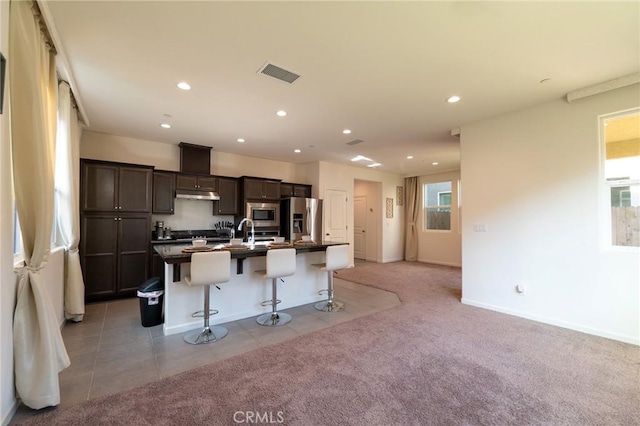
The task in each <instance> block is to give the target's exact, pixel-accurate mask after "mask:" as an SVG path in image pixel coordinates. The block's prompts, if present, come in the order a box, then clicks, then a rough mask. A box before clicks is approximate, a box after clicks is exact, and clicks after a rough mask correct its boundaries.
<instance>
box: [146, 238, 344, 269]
mask: <svg viewBox="0 0 640 426" xmlns="http://www.w3.org/2000/svg"><path fill="white" fill-rule="evenodd" d="M341 244H347V243H330V242H324V243H302V242H297V243H296V244H293V245H291V246H289V247H293V248H295V249H296V252H297V253H306V252H313V251H325V250H326V249H327V247H329V246H332V245H341ZM192 247H193V246H192V245H191V244H167V243H163V244H154V245H153V249H154V250H155V251H156V252H157V253H158V254H159V255H160V257H162V260H163V261H164V262H165V263H171V264H179V263H188V262H191V253H185V252H183V250H184V249H186V248H192ZM208 247H212V248H213V250H229V251H230V252H231V258H232V259H246V258H247V257H256V256H266V254H267V251H269V250H274V249H277V248H285V247H283V246H282V245H281V244H273V243H271V244H264V243H257V244H256V245H255V246H254V247H253V248H251V247H249V246H241V247H235V246H234V247H230V246H229V244H209V245H208Z"/></svg>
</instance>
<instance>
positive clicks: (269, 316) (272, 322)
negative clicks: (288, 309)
mask: <svg viewBox="0 0 640 426" xmlns="http://www.w3.org/2000/svg"><path fill="white" fill-rule="evenodd" d="M289 321H291V315H289V314H286V313H284V312H268V313H266V314H262V315H260V316H259V317H258V318H256V322H257V323H258V324H260V325H264V326H267V327H277V326H279V325H285V324H287V323H288V322H289Z"/></svg>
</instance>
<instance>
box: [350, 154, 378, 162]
mask: <svg viewBox="0 0 640 426" xmlns="http://www.w3.org/2000/svg"><path fill="white" fill-rule="evenodd" d="M362 160H365V161H373V160H372V159H371V158H367V157H365V156H364V155H356V156H355V157H353V158H352V159H351V161H362Z"/></svg>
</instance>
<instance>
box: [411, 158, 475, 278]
mask: <svg viewBox="0 0 640 426" xmlns="http://www.w3.org/2000/svg"><path fill="white" fill-rule="evenodd" d="M459 180H460V171H455V172H446V173H434V174H431V175H427V176H420V177H419V178H418V192H419V194H420V196H419V201H418V203H419V205H420V206H422V205H424V204H423V203H424V201H423V199H422V198H423V195H424V191H423V186H424V184H426V183H436V182H445V181H451V230H450V231H427V230H426V229H425V224H424V221H425V219H424V216H423V214H422V213H421V215H420V224H419V226H418V261H419V262H427V263H436V264H440V265H449V266H458V267H460V266H462V247H461V244H462V235H461V229H460V220H459V219H460V218H459V213H460V212H459V210H458V209H457V208H456V206H457V205H458V195H459V194H458V181H459ZM463 191H464V189H463Z"/></svg>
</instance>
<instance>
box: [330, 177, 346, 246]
mask: <svg viewBox="0 0 640 426" xmlns="http://www.w3.org/2000/svg"><path fill="white" fill-rule="evenodd" d="M324 212H325V215H324V217H325V218H324V232H325V234H324V241H328V242H337V243H346V242H347V191H343V190H341V189H326V190H325V191H324Z"/></svg>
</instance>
